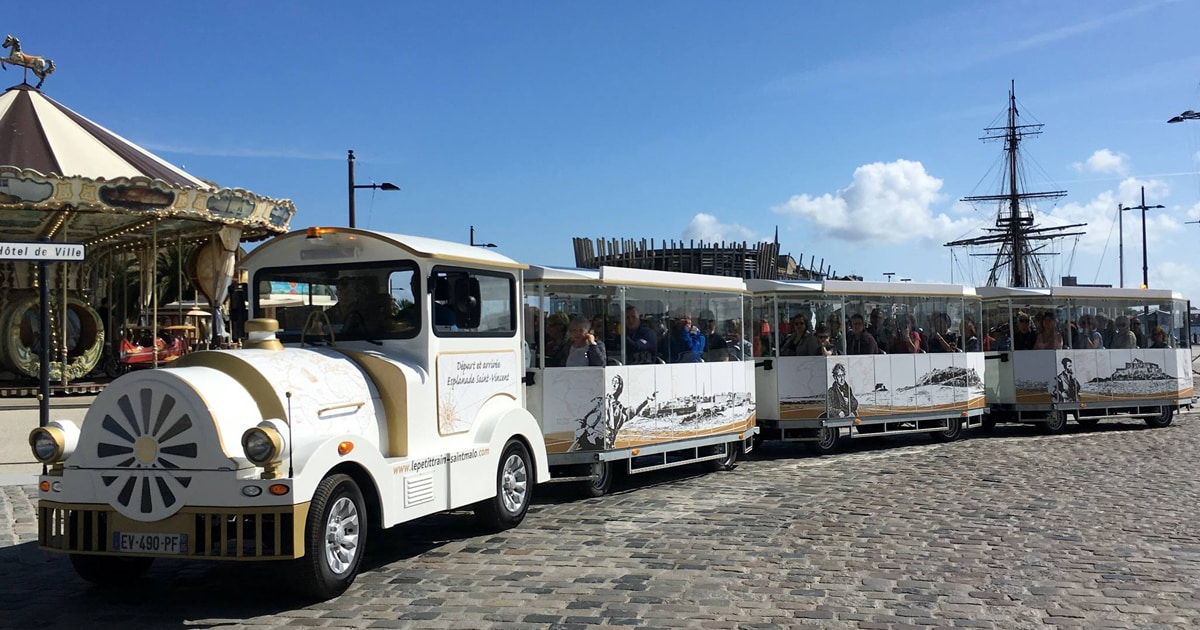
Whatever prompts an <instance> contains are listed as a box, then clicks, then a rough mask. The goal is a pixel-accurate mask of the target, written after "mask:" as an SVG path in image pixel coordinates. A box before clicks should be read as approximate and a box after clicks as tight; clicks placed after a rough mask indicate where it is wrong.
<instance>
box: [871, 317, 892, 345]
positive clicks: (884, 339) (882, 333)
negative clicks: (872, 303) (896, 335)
mask: <svg viewBox="0 0 1200 630" xmlns="http://www.w3.org/2000/svg"><path fill="white" fill-rule="evenodd" d="M869 319H870V321H868V322H867V332H868V333H870V334H871V336H872V337H874V338H875V343H877V344H879V347H880V348H887V347H888V344H889V343H891V341H892V333H891V331H892V327H891V325H890V319H889V318H885V317H884V315H883V311H881V310H880V309H879V308H878V307H876V308H873V309H871V315H870V317H869Z"/></svg>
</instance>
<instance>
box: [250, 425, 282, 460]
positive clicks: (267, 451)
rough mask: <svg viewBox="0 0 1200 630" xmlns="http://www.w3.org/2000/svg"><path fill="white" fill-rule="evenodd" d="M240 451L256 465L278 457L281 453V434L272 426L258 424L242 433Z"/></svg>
mask: <svg viewBox="0 0 1200 630" xmlns="http://www.w3.org/2000/svg"><path fill="white" fill-rule="evenodd" d="M242 451H243V452H244V453H245V454H246V459H248V460H250V461H251V463H253V464H254V465H256V466H264V465H266V464H269V463H271V462H273V461H276V460H277V459H279V456H280V455H281V454H282V453H283V436H282V435H280V434H279V431H276V430H275V427H272V426H263V425H259V426H256V427H254V428H252V429H247V430H246V432H245V433H243V434H242Z"/></svg>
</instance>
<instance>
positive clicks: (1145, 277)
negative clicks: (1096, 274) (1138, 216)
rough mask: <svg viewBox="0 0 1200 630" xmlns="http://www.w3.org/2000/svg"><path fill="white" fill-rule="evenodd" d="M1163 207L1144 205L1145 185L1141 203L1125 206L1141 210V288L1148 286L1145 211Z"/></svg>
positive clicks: (1147, 287)
mask: <svg viewBox="0 0 1200 630" xmlns="http://www.w3.org/2000/svg"><path fill="white" fill-rule="evenodd" d="M1165 207H1166V206H1163V205H1161V204H1160V205H1157V206H1147V205H1146V187H1145V186H1142V203H1141V205H1137V206H1129V208H1127V209H1128V210H1141V211H1142V288H1143V289H1149V288H1150V276H1149V268H1148V267H1147V265H1146V211H1147V210H1153V209H1155V208H1165Z"/></svg>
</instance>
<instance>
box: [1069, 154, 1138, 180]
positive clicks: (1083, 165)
mask: <svg viewBox="0 0 1200 630" xmlns="http://www.w3.org/2000/svg"><path fill="white" fill-rule="evenodd" d="M1072 167H1074V169H1075V170H1076V171H1078V172H1080V173H1083V172H1088V173H1102V174H1106V175H1119V176H1122V177H1123V176H1124V175H1125V173H1127V172H1129V156H1127V155H1125V154H1124V153H1113V152H1112V151H1110V150H1108V149H1100V150H1099V151H1096V152H1095V153H1093V154H1092V155H1091V157H1089V158H1088V159H1087V160H1086V161H1084V162H1076V163H1074V164H1072Z"/></svg>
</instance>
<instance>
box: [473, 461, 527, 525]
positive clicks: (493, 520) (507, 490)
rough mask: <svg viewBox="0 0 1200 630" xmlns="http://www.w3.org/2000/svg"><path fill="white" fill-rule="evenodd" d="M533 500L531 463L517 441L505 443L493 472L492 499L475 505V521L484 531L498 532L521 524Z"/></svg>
mask: <svg viewBox="0 0 1200 630" xmlns="http://www.w3.org/2000/svg"><path fill="white" fill-rule="evenodd" d="M532 499H533V463H532V459H531V458H530V457H529V449H527V448H525V445H524V444H522V443H521V441H520V440H509V441H508V444H505V445H504V451H503V453H502V454H501V455H500V465H499V466H498V467H497V469H496V496H494V497H492V498H490V499H485V500H483V501H480V502H479V503H477V504H475V517H476V518H477V519H478V520H479V523H480V524H481V525H483V526H484V527H485V528H487V529H490V530H494V531H500V530H505V529H511V528H513V527H516V526H517V525H520V524H521V521H522V520H524V519H525V513H526V512H528V511H529V503H530V501H531V500H532Z"/></svg>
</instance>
